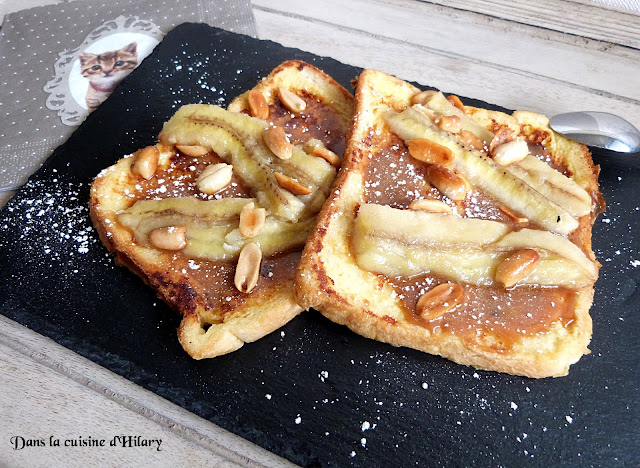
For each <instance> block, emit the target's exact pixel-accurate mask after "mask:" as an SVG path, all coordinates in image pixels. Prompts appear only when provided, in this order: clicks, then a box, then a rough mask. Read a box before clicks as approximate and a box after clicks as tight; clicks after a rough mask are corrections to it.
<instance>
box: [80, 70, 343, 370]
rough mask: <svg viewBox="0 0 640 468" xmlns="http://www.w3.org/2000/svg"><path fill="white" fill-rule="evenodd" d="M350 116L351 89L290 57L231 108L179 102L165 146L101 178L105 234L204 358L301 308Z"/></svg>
mask: <svg viewBox="0 0 640 468" xmlns="http://www.w3.org/2000/svg"><path fill="white" fill-rule="evenodd" d="M352 113H353V97H352V95H351V94H350V93H349V92H348V91H346V90H345V89H344V88H343V87H342V86H341V85H339V84H338V83H337V82H336V81H334V80H333V79H332V78H331V77H329V76H328V75H326V74H324V73H323V72H322V71H320V70H318V69H317V68H315V67H313V66H311V65H309V64H306V63H303V62H300V61H289V62H285V63H283V64H281V65H280V66H278V67H277V68H276V69H275V70H273V72H272V73H271V74H270V75H269V76H268V77H266V78H265V79H263V80H262V81H261V82H260V83H259V84H258V85H257V86H256V87H255V88H254V89H253V90H251V91H249V92H247V93H245V94H243V95H242V96H240V97H238V98H237V99H235V100H234V101H233V102H232V103H231V105H230V106H229V110H225V109H222V108H220V107H217V106H210V105H203V104H198V105H187V106H184V107H182V108H180V109H179V110H178V111H177V112H176V114H175V115H174V116H173V117H172V118H171V119H170V120H169V121H168V122H167V123H166V124H165V125H164V128H163V130H162V132H161V134H160V135H159V142H158V144H156V145H154V146H150V147H147V148H144V149H142V150H140V151H138V152H136V153H135V154H134V155H131V156H129V157H125V158H123V159H121V160H120V161H118V162H117V163H116V164H115V165H113V166H111V167H109V168H107V169H105V170H104V171H102V172H101V173H100V174H99V175H98V176H97V177H96V179H95V181H94V183H93V185H92V187H91V201H90V212H91V218H92V220H93V223H94V225H95V227H96V228H97V230H98V233H99V235H100V238H101V239H102V241H103V243H104V244H105V246H106V247H107V248H108V250H109V251H110V252H112V253H114V254H115V255H116V261H117V263H119V264H122V265H124V266H127V267H128V268H130V269H131V270H132V271H133V272H135V273H136V274H137V275H139V276H140V277H141V278H142V279H143V280H144V281H145V282H146V283H148V284H149V285H150V286H151V287H152V288H154V289H155V290H156V291H157V293H158V295H159V296H160V297H161V298H162V299H163V300H165V301H166V302H167V303H168V304H169V305H170V306H171V307H172V308H174V309H175V310H177V311H178V312H179V313H180V314H182V322H181V324H180V327H179V330H178V338H179V340H180V343H181V344H182V346H183V347H184V349H185V350H186V351H187V353H189V355H191V356H192V357H193V358H196V359H201V358H210V357H215V356H219V355H221V354H225V353H229V352H231V351H234V350H236V349H238V348H240V347H241V346H242V345H243V344H244V343H245V342H252V341H255V340H257V339H259V338H261V337H263V336H265V335H266V334H268V333H270V332H272V331H274V330H276V329H277V328H279V327H280V326H282V325H284V324H285V323H287V322H288V321H289V320H291V319H292V318H293V317H295V316H296V315H297V314H298V313H300V312H301V311H302V310H303V309H302V308H301V307H300V306H299V305H298V304H297V303H296V300H295V295H294V287H293V285H294V283H293V277H294V271H295V267H296V265H297V263H298V261H299V259H300V255H301V251H302V248H303V245H304V242H305V240H306V237H307V235H308V234H309V232H310V230H311V228H312V227H313V224H314V222H315V216H316V215H317V213H318V211H319V210H320V208H321V206H322V204H323V202H324V200H325V198H326V196H327V195H328V193H329V190H330V187H331V183H332V181H333V179H334V177H335V175H336V172H337V168H338V167H339V166H340V164H341V156H342V153H343V151H344V147H345V140H346V134H347V131H348V129H349V124H350V121H351V117H352ZM283 129H284V131H283Z"/></svg>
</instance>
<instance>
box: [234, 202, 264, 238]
mask: <svg viewBox="0 0 640 468" xmlns="http://www.w3.org/2000/svg"><path fill="white" fill-rule="evenodd" d="M266 216H267V210H265V209H264V208H256V207H255V204H254V203H253V202H250V203H247V204H246V205H244V206H243V207H242V211H241V212H240V235H241V236H242V237H244V238H245V239H249V238H250V237H255V236H257V235H258V234H260V232H261V231H262V228H263V227H264V221H265V218H266Z"/></svg>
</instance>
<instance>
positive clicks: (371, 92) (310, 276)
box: [296, 70, 600, 378]
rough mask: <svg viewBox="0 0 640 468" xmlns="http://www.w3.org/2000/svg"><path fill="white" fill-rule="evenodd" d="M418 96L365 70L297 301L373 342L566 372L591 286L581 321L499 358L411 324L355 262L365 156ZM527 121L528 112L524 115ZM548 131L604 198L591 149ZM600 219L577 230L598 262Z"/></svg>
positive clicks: (585, 326)
mask: <svg viewBox="0 0 640 468" xmlns="http://www.w3.org/2000/svg"><path fill="white" fill-rule="evenodd" d="M417 91H418V90H417V89H416V88H414V87H413V86H411V85H409V84H408V83H405V82H403V81H401V80H398V79H397V78H394V77H390V76H388V75H385V74H383V73H380V72H377V71H373V70H365V71H364V72H363V73H362V75H361V76H360V78H359V80H358V85H357V88H356V111H355V115H354V125H353V128H352V133H351V135H350V138H349V141H348V146H347V151H346V153H345V157H346V160H345V162H344V163H343V169H342V171H341V172H340V174H339V175H338V178H337V181H336V184H335V188H334V190H333V192H332V195H331V196H330V198H329V199H328V200H327V202H326V203H325V206H324V207H323V210H322V211H321V213H320V215H319V217H318V223H317V227H316V230H315V231H314V232H313V234H312V235H311V236H310V238H309V240H308V241H307V245H306V247H305V250H304V252H303V256H302V260H301V262H300V264H299V266H298V270H297V279H296V293H297V297H298V302H299V303H300V304H301V305H302V306H303V307H314V308H316V309H318V310H320V311H321V312H322V314H323V315H325V316H326V317H328V318H329V319H330V320H333V321H335V322H337V323H339V324H343V325H346V326H348V327H349V328H350V329H351V330H353V331H355V332H356V333H358V334H361V335H363V336H366V337H368V338H372V339H376V340H379V341H383V342H386V343H390V344H392V345H395V346H407V347H411V348H415V349H419V350H422V351H425V352H428V353H432V354H438V355H441V356H443V357H446V358H448V359H451V360H453V361H455V362H458V363H460V364H466V365H471V366H475V367H478V368H483V369H488V370H495V371H498V372H507V373H510V374H517V375H525V376H530V377H536V378H540V377H548V376H561V375H566V374H567V372H568V369H569V366H570V365H571V364H573V363H575V362H577V361H578V360H579V359H580V357H581V356H582V355H583V354H586V353H588V352H589V350H588V348H587V346H588V344H589V341H590V338H591V327H592V324H591V317H590V316H589V308H590V306H591V302H592V299H593V287H585V288H583V289H582V290H580V291H579V292H578V294H577V299H576V303H575V320H574V322H573V323H572V324H571V325H570V326H568V327H564V326H563V325H562V324H561V323H559V322H558V323H556V324H555V325H554V326H553V327H552V329H551V330H549V331H548V332H547V333H545V334H543V335H541V336H534V337H530V338H526V339H523V340H522V341H520V342H518V343H516V344H514V347H513V349H512V350H511V352H509V353H500V352H496V351H495V350H493V349H492V348H491V347H490V346H486V343H482V342H479V341H474V342H471V341H469V340H467V341H465V340H464V339H462V338H461V337H459V336H456V335H455V334H445V333H435V332H434V333H430V332H429V331H428V330H427V329H426V328H424V327H421V326H418V325H415V324H413V323H409V322H408V321H407V320H406V319H405V318H404V315H403V311H402V307H401V306H400V304H399V301H400V300H399V299H397V298H395V296H396V295H395V294H394V291H393V288H392V286H391V285H389V283H387V282H386V281H384V279H383V278H382V277H380V276H378V275H375V274H373V273H371V272H367V271H364V270H362V269H360V268H359V267H358V266H357V264H356V263H355V259H354V257H353V254H352V252H351V248H350V241H349V238H350V236H351V232H352V229H353V221H354V219H355V216H356V212H357V209H358V207H359V206H360V204H361V203H363V202H364V201H365V198H364V187H363V186H364V173H365V167H366V158H367V157H368V155H369V154H370V153H372V152H373V153H375V151H376V149H377V147H376V145H377V144H380V142H381V141H383V140H384V136H385V134H388V132H389V130H388V128H386V126H385V124H384V122H383V119H382V118H381V115H382V113H383V112H384V110H385V109H387V108H388V107H392V108H394V109H395V110H402V109H403V108H404V107H405V106H407V105H408V104H409V100H410V98H411V96H412V95H413V94H414V93H415V92H417ZM483 112H486V114H485V117H488V118H494V119H498V120H499V119H501V118H502V116H505V114H500V113H496V112H488V111H483ZM506 117H509V116H506ZM529 117H531V116H529ZM525 118H526V116H524V115H521V116H520V117H518V119H525ZM514 119H515V120H514ZM514 119H512V123H513V124H514V125H517V126H519V128H522V126H523V125H524V124H532V123H534V122H528V123H527V122H524V123H523V122H518V119H516V118H514ZM479 120H481V119H479ZM549 132H550V133H548V135H547V136H549V137H550V138H552V139H554V145H556V147H559V149H556V147H554V151H555V152H556V153H557V154H559V155H560V157H561V158H562V159H563V161H564V162H565V163H566V164H567V165H568V166H569V167H570V169H571V171H572V172H573V173H574V174H577V175H578V177H576V178H575V179H576V181H577V182H578V183H579V184H580V185H582V187H583V188H585V189H587V190H590V191H592V193H593V194H594V195H595V198H596V199H598V197H600V195H599V190H598V184H597V170H596V169H595V168H594V166H593V163H592V162H591V158H590V155H589V154H588V151H586V149H585V148H584V147H583V146H582V145H578V144H576V143H573V142H570V141H568V140H566V139H563V138H562V137H559V136H558V135H556V134H554V133H553V132H551V131H550V130H549ZM376 134H380V135H381V136H380V138H378V139H377V140H376V138H372V135H376ZM594 218H595V213H592V214H590V215H588V216H585V217H583V219H582V223H581V226H580V227H579V228H578V229H579V231H580V232H579V234H578V235H579V238H580V239H582V240H583V241H584V245H585V247H584V248H585V249H586V250H588V253H589V254H590V256H591V257H592V258H594V257H593V252H591V244H590V238H591V227H592V224H593V220H594Z"/></svg>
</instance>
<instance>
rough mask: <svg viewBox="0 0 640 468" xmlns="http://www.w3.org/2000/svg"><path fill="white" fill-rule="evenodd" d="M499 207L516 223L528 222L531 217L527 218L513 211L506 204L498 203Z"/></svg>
mask: <svg viewBox="0 0 640 468" xmlns="http://www.w3.org/2000/svg"><path fill="white" fill-rule="evenodd" d="M498 208H499V209H500V211H502V212H503V213H504V214H506V215H507V217H509V218H510V219H511V220H512V221H513V222H515V223H522V224H524V223H528V222H529V218H525V217H524V216H518V214H517V213H516V212H514V211H512V210H511V209H510V208H508V207H506V206H504V205H498Z"/></svg>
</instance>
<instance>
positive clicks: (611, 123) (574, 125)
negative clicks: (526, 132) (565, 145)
mask: <svg viewBox="0 0 640 468" xmlns="http://www.w3.org/2000/svg"><path fill="white" fill-rule="evenodd" d="M550 124H551V128H553V129H554V130H555V131H556V132H558V133H562V134H563V135H566V136H568V137H569V138H573V139H574V140H577V141H579V142H580V143H584V144H585V145H588V146H597V147H599V148H605V149H608V150H611V151H616V152H619V153H637V152H639V151H640V132H639V131H638V129H637V128H636V127H634V126H633V125H632V124H631V123H629V122H627V121H626V120H625V119H623V118H622V117H618V116H617V115H614V114H609V113H607V112H569V113H567V114H558V115H556V116H554V117H552V118H551V120H550Z"/></svg>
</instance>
